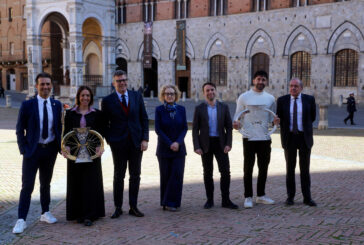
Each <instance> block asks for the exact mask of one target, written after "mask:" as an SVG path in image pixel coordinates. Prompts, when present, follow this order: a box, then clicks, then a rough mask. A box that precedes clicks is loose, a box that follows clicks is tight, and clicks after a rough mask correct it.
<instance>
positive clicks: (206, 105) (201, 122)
mask: <svg viewBox="0 0 364 245" xmlns="http://www.w3.org/2000/svg"><path fill="white" fill-rule="evenodd" d="M202 91H203V94H204V96H205V102H203V103H201V104H200V105H198V106H196V108H195V113H194V117H193V129H192V137H193V146H194V150H195V152H196V153H197V154H199V155H201V158H202V165H203V171H204V183H205V189H206V196H207V201H206V203H205V205H204V208H205V209H209V208H212V207H213V206H214V181H213V178H212V175H213V157H214V156H215V158H216V160H217V164H218V167H219V171H220V174H221V179H220V189H221V196H222V207H224V208H230V209H237V208H238V206H237V205H235V204H234V203H233V202H232V201H231V200H230V197H229V196H230V193H229V188H230V162H229V155H228V153H229V151H230V150H231V144H232V121H231V117H230V112H229V108H228V106H227V105H226V104H224V103H222V102H219V101H217V100H216V86H215V84H213V83H210V82H207V83H205V84H204V85H203V86H202Z"/></svg>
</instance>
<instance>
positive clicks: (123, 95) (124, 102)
mask: <svg viewBox="0 0 364 245" xmlns="http://www.w3.org/2000/svg"><path fill="white" fill-rule="evenodd" d="M121 103H122V104H123V106H125V107H128V105H127V104H126V98H125V94H122V95H121Z"/></svg>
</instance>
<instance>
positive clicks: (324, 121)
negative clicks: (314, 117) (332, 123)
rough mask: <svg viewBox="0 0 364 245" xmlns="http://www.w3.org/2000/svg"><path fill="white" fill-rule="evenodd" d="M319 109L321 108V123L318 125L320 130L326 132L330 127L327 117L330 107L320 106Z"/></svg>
mask: <svg viewBox="0 0 364 245" xmlns="http://www.w3.org/2000/svg"><path fill="white" fill-rule="evenodd" d="M319 108H320V121H319V124H318V129H319V130H325V129H327V128H328V127H329V121H328V117H327V108H328V105H319Z"/></svg>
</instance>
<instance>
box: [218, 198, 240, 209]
mask: <svg viewBox="0 0 364 245" xmlns="http://www.w3.org/2000/svg"><path fill="white" fill-rule="evenodd" d="M221 206H222V207H223V208H230V209H238V208H239V206H238V205H236V204H234V203H233V202H232V201H230V200H229V201H227V202H223V203H222V205H221Z"/></svg>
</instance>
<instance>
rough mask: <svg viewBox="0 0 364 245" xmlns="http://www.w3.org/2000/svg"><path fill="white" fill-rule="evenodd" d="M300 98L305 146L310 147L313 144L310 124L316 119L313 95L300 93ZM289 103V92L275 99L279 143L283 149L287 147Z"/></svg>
mask: <svg viewBox="0 0 364 245" xmlns="http://www.w3.org/2000/svg"><path fill="white" fill-rule="evenodd" d="M301 100H302V126H303V135H304V138H305V143H306V146H307V147H308V148H311V147H312V146H313V129H312V124H313V122H314V121H315V120H316V102H315V97H313V96H311V95H307V94H302V93H301ZM290 103H291V95H290V94H287V95H284V96H282V97H279V98H278V100H277V116H278V117H279V118H280V126H281V143H282V147H283V149H287V148H288V139H289V133H290V128H289V125H290Z"/></svg>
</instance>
